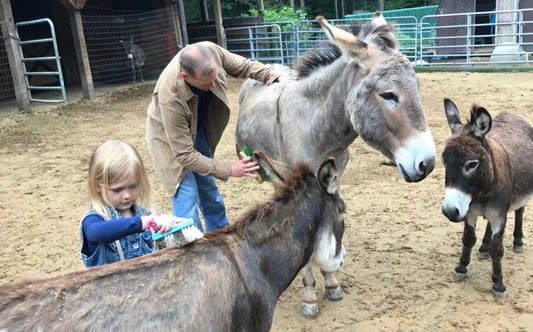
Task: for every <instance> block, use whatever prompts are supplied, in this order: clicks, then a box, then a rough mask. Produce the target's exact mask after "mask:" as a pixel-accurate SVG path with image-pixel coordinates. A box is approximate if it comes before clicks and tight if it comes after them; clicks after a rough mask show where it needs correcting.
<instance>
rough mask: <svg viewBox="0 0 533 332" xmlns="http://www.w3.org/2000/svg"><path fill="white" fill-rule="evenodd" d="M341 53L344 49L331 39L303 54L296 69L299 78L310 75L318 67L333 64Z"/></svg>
mask: <svg viewBox="0 0 533 332" xmlns="http://www.w3.org/2000/svg"><path fill="white" fill-rule="evenodd" d="M341 55H342V51H341V49H340V48H339V47H338V46H337V45H335V44H334V43H332V42H330V41H324V42H322V43H320V46H318V47H317V48H314V49H313V50H310V51H307V52H305V53H304V54H302V55H301V56H300V57H299V58H298V62H297V63H296V64H295V68H294V69H295V70H296V72H297V74H298V78H304V77H308V76H309V75H311V73H312V72H314V71H315V70H316V69H317V68H319V67H323V66H328V65H330V64H332V63H333V62H334V61H335V60H337V59H338V58H340V56H341Z"/></svg>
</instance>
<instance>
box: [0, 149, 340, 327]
mask: <svg viewBox="0 0 533 332" xmlns="http://www.w3.org/2000/svg"><path fill="white" fill-rule="evenodd" d="M258 155H259V154H258ZM259 160H260V164H261V166H262V167H263V168H264V169H265V170H266V171H267V172H268V175H269V176H270V178H271V179H273V180H276V179H278V180H280V181H281V182H280V183H279V184H278V185H277V189H276V193H275V194H274V196H273V197H272V199H271V200H270V201H268V202H265V203H264V204H261V205H258V206H256V207H255V208H254V209H252V210H250V211H249V212H248V213H246V214H245V215H244V216H242V217H241V218H240V220H237V221H236V222H234V223H232V224H231V225H230V226H228V227H226V228H224V229H221V230H218V231H215V232H211V233H208V234H205V238H204V239H202V240H199V241H197V242H194V243H192V244H191V245H189V246H186V247H183V248H167V249H163V250H161V251H158V252H156V253H154V254H150V255H146V256H143V257H139V258H136V259H132V260H128V261H125V262H119V263H114V264H108V265H104V266H100V267H94V268H91V269H88V270H83V271H78V272H73V273H69V274H64V275H61V276H58V277H54V278H51V279H43V280H32V281H26V282H19V283H14V284H8V285H4V286H2V287H0V331H10V332H13V331H81V330H83V331H85V330H89V331H268V330H270V327H271V325H272V316H273V315H274V308H275V306H276V303H277V301H278V298H279V296H280V295H281V294H282V292H283V291H284V290H285V289H286V288H287V287H288V286H289V284H290V283H291V282H292V281H293V279H294V278H295V277H296V275H297V274H298V272H299V271H300V270H301V269H302V268H303V267H304V265H305V264H307V262H308V261H309V260H310V258H311V256H312V254H313V253H316V252H317V249H316V248H315V244H316V243H317V241H318V240H319V238H321V237H324V236H326V235H325V233H326V234H328V235H329V237H330V238H331V241H330V243H331V246H329V247H321V248H319V249H318V250H319V251H320V252H321V255H322V256H323V257H328V259H327V261H328V262H327V263H326V262H325V261H324V263H326V264H325V265H324V266H322V267H321V268H323V269H324V270H325V271H328V272H334V271H337V270H338V269H339V267H340V265H341V264H342V262H343V259H344V256H343V254H342V251H341V240H342V235H343V231H344V218H343V214H344V211H345V207H346V205H345V204H344V201H343V200H342V198H341V196H340V194H339V180H340V177H339V176H338V171H337V169H336V166H335V161H334V160H333V159H331V158H328V159H325V160H324V162H323V163H322V164H321V165H320V167H319V168H318V171H317V173H316V174H315V173H314V172H311V170H310V169H309V167H308V166H307V164H302V163H299V164H298V165H297V166H296V170H295V171H292V170H289V169H288V168H286V167H284V166H283V165H280V164H276V163H275V162H272V161H269V160H268V158H266V156H263V157H259Z"/></svg>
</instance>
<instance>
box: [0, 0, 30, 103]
mask: <svg viewBox="0 0 533 332" xmlns="http://www.w3.org/2000/svg"><path fill="white" fill-rule="evenodd" d="M0 24H1V25H2V37H3V39H4V45H5V48H6V53H7V58H8V61H9V70H10V71H11V77H12V79H13V88H14V90H15V98H16V99H17V107H18V109H19V111H22V112H31V104H30V96H29V95H28V89H27V87H26V80H25V78H24V67H23V65H22V54H20V47H19V41H18V39H17V33H16V30H15V21H14V19H13V11H12V9H11V1H10V0H0Z"/></svg>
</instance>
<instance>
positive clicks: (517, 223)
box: [513, 206, 524, 253]
mask: <svg viewBox="0 0 533 332" xmlns="http://www.w3.org/2000/svg"><path fill="white" fill-rule="evenodd" d="M523 218H524V207H523V206H522V207H521V208H520V209H518V210H516V211H515V212H514V232H513V238H514V240H513V251H514V252H516V253H521V252H522V251H524V249H523V248H522V246H523V245H524V242H522V237H524V233H523V232H522V222H523Z"/></svg>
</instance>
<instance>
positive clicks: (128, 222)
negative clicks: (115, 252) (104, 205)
mask: <svg viewBox="0 0 533 332" xmlns="http://www.w3.org/2000/svg"><path fill="white" fill-rule="evenodd" d="M82 227H83V233H84V234H85V236H86V238H87V240H89V241H91V242H96V243H110V242H113V241H115V240H118V239H121V238H123V237H126V236H128V235H131V234H136V233H140V232H142V231H143V222H142V220H141V217H139V216H135V217H131V218H120V219H112V220H105V219H104V218H103V217H102V216H100V215H98V214H91V215H89V216H87V217H85V219H83V221H82Z"/></svg>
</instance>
